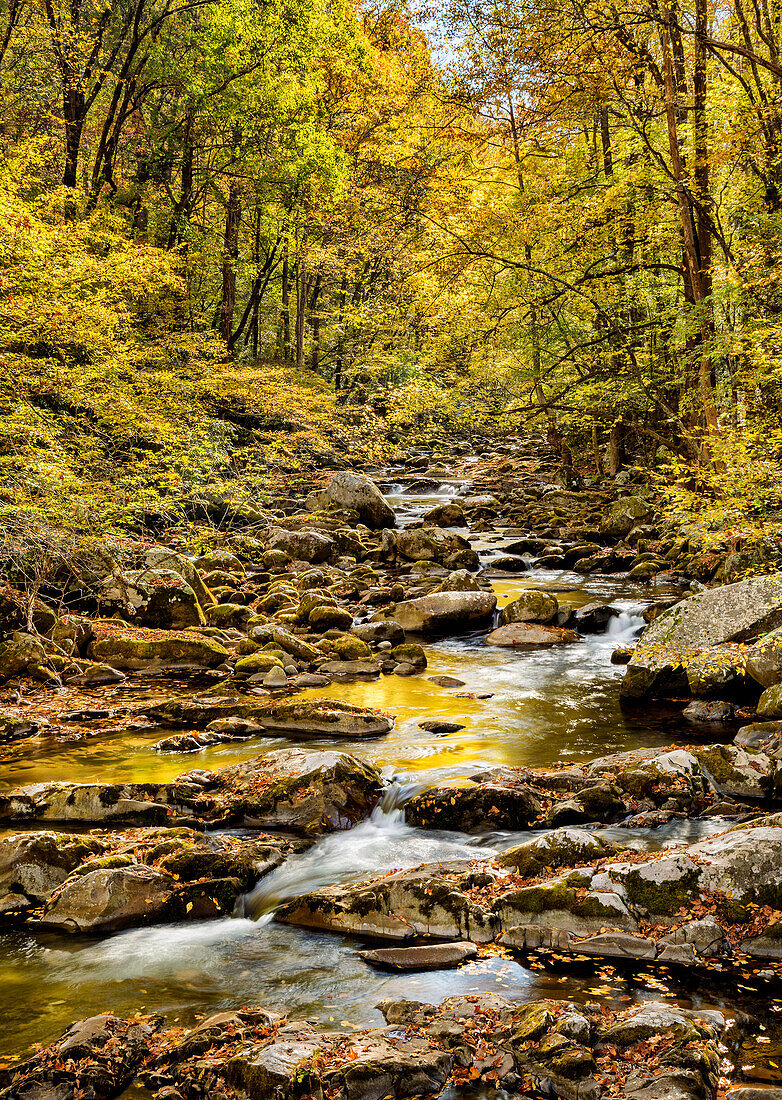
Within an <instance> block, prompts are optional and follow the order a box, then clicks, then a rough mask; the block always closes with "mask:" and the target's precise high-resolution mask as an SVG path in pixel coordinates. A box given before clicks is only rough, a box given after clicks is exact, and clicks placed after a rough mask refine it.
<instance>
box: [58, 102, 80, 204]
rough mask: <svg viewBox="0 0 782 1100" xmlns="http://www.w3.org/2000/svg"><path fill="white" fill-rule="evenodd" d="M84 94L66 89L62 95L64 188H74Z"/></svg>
mask: <svg viewBox="0 0 782 1100" xmlns="http://www.w3.org/2000/svg"><path fill="white" fill-rule="evenodd" d="M84 116H85V103H84V93H83V92H80V91H79V90H78V89H77V88H70V87H66V89H65V91H64V93H63V117H64V120H65V167H64V169H63V173H62V182H63V186H64V187H75V186H76V178H77V177H76V173H77V171H78V166H79V146H80V145H81V135H82V131H83V130H84Z"/></svg>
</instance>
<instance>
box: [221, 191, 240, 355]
mask: <svg viewBox="0 0 782 1100" xmlns="http://www.w3.org/2000/svg"><path fill="white" fill-rule="evenodd" d="M241 220H242V197H241V191H240V189H239V184H238V183H236V182H234V183H232V184H231V187H230V190H229V192H228V204H227V206H226V210H225V238H224V242H223V294H222V305H221V307H220V335H221V336H222V338H223V339H224V340H225V342H226V343H228V342H229V340H230V339H231V330H232V328H233V323H234V310H235V309H236V261H237V259H238V257H239V223H240V222H241Z"/></svg>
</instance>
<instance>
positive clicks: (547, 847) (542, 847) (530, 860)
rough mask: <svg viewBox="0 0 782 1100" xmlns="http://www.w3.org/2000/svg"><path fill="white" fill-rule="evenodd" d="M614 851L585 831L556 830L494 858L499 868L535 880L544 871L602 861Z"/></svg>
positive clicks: (612, 847)
mask: <svg viewBox="0 0 782 1100" xmlns="http://www.w3.org/2000/svg"><path fill="white" fill-rule="evenodd" d="M615 851H616V848H615V847H614V846H613V845H612V844H610V843H609V842H608V841H607V840H604V839H603V838H602V837H600V836H598V835H596V834H595V833H590V832H587V831H586V829H572V828H571V829H568V828H565V829H555V830H554V831H553V832H550V833H545V834H544V835H543V836H540V837H536V838H535V840H528V841H527V842H526V843H525V844H517V845H515V846H514V847H513V848H506V849H505V851H504V852H501V853H500V854H499V855H498V856H497V863H498V864H499V865H500V866H501V867H512V868H513V869H514V870H515V871H516V872H517V873H518V874H520V875H522V876H523V877H524V878H534V877H536V876H537V875H540V874H542V873H544V872H545V871H546V870H557V869H559V868H562V867H575V866H576V865H577V864H579V863H586V862H587V861H589V860H597V859H605V858H606V857H607V856H610V855H612V854H613V853H614V852H615Z"/></svg>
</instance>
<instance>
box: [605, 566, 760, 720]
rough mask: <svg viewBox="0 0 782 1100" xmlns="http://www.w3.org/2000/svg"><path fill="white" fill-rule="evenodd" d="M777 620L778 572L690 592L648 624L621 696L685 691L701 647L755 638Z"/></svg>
mask: <svg viewBox="0 0 782 1100" xmlns="http://www.w3.org/2000/svg"><path fill="white" fill-rule="evenodd" d="M780 624H782V573H774V574H772V575H771V576H767V577H750V578H748V579H747V580H743V581H737V582H736V583H735V584H726V585H723V586H722V587H721V588H711V589H707V590H706V591H704V592H698V593H696V594H695V595H694V596H689V597H688V598H687V599H686V600H681V601H680V602H679V603H677V604H675V605H674V606H673V607H671V608H669V609H668V610H667V611H663V612H662V614H661V615H658V616H657V618H656V619H654V620H653V621H652V622H651V623H650V624H649V626H647V627H646V629H645V630H644V632H643V634H642V635H641V639H640V641H639V643H638V645H637V646H636V648H635V651H634V653H633V656H632V659H631V661H630V663H629V664H628V666H627V671H626V673H625V677H624V680H623V681H622V688H621V693H622V696H623V697H624V698H626V699H645V698H652V697H659V698H667V697H677V696H679V695H688V694H689V692H690V685H689V682H688V678H687V672H686V667H687V665H688V664H689V663H690V662H692V661H693V660H695V659H696V658H699V657H700V656H701V655H702V653H703V651H704V650H707V649H710V648H711V647H715V646H724V645H725V643H727V642H753V641H755V640H756V639H758V638H759V637H761V636H762V635H763V634H766V633H767V632H768V631H770V630H772V629H773V628H775V627H777V626H779V625H780ZM772 648H773V647H772ZM757 667H758V668H760V665H758V666H757ZM750 674H751V673H750ZM761 674H763V673H761Z"/></svg>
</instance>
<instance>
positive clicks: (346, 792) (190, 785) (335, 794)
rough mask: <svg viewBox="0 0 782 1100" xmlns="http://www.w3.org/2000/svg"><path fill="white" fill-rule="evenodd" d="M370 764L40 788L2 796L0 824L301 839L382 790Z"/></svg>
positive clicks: (312, 759) (321, 760)
mask: <svg viewBox="0 0 782 1100" xmlns="http://www.w3.org/2000/svg"><path fill="white" fill-rule="evenodd" d="M384 786H385V783H384V780H383V777H382V776H381V774H380V773H379V772H378V771H377V769H376V768H374V767H372V765H371V764H367V763H366V762H365V761H363V760H359V758H358V757H356V756H353V755H351V754H350V753H345V752H336V751H334V750H319V751H305V750H303V749H280V750H277V751H275V752H270V753H266V754H265V755H264V756H258V757H253V758H252V759H250V760H245V761H242V763H240V764H234V765H232V766H230V767H227V768H222V769H221V770H219V771H206V770H203V769H194V770H193V771H191V772H186V773H184V774H183V775H180V776H178V777H177V778H176V779H175V780H173V782H171V783H161V784H153V783H125V784H109V783H38V784H35V785H33V786H30V787H20V788H17V789H16V790H13V791H9V792H8V793H7V794H2V795H0V821H25V822H37V821H40V822H44V821H45V822H55V821H56V822H65V821H67V822H74V823H77V822H78V823H80V824H85V825H86V824H101V823H106V824H109V823H110V824H119V823H129V824H134V825H142V824H143V825H171V824H173V823H175V822H179V823H183V822H187V823H192V822H202V823H209V824H217V823H220V824H223V823H237V824H238V823H243V824H245V825H251V826H255V827H258V828H269V829H281V830H288V831H290V832H293V833H297V834H299V835H304V836H309V835H311V834H316V833H322V832H332V831H334V830H339V829H348V828H351V827H352V826H353V825H356V824H357V823H358V822H359V821H363V820H364V819H365V818H366V817H368V816H369V814H370V813H371V812H372V810H373V809H374V807H375V805H376V804H377V802H378V799H379V798H380V795H381V793H382V791H383V789H384Z"/></svg>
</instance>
